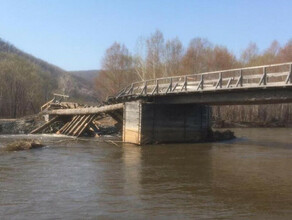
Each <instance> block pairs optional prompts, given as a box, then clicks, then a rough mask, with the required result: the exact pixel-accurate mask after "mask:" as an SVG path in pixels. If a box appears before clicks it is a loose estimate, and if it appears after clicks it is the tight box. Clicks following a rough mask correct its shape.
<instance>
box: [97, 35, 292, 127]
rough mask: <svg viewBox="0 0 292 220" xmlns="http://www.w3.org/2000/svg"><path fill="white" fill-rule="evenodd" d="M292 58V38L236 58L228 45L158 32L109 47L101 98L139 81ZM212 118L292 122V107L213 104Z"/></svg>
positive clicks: (100, 77)
mask: <svg viewBox="0 0 292 220" xmlns="http://www.w3.org/2000/svg"><path fill="white" fill-rule="evenodd" d="M291 61H292V39H291V40H290V41H288V42H287V43H286V44H285V45H283V46H281V45H280V44H279V43H278V42H277V41H273V42H272V43H271V45H270V46H269V47H268V48H266V49H265V50H263V51H260V50H259V48H258V47H257V45H256V44H255V43H250V44H249V45H248V46H247V48H245V49H244V50H243V51H242V53H241V55H240V56H239V57H236V56H235V55H234V54H233V53H232V52H231V51H230V50H228V49H227V47H225V46H221V45H216V44H213V43H211V42H210V41H208V40H207V39H204V38H194V39H192V40H191V41H190V43H189V44H188V46H187V47H184V45H183V44H182V43H181V41H180V40H179V39H178V38H174V39H169V40H166V39H165V38H164V36H163V33H162V32H161V31H159V30H157V31H156V32H154V33H153V34H151V35H150V36H148V37H146V38H143V37H141V38H139V39H138V40H137V44H136V47H135V50H134V51H133V52H130V51H129V50H128V48H127V47H126V46H125V45H124V44H121V43H117V42H114V43H113V44H112V45H111V46H110V47H109V48H108V49H107V50H106V51H105V54H104V57H103V59H102V62H101V64H102V70H101V71H100V74H99V75H98V77H97V78H96V79H95V84H96V90H97V92H98V94H99V97H100V99H105V98H106V97H107V96H111V95H115V94H116V93H117V92H118V91H120V90H121V89H122V88H123V87H125V86H127V85H129V84H130V83H132V82H135V81H140V80H147V79H153V78H157V77H166V76H178V75H186V74H196V73H202V72H208V71H217V70H225V69H229V68H240V67H246V66H256V65H266V64H273V63H282V62H291ZM213 117H214V119H217V120H227V121H233V122H255V121H257V122H263V123H270V122H275V121H277V122H281V123H283V124H288V123H292V105H291V104H277V105H251V106H244V105H241V106H237V105H232V106H220V107H219V106H214V107H213Z"/></svg>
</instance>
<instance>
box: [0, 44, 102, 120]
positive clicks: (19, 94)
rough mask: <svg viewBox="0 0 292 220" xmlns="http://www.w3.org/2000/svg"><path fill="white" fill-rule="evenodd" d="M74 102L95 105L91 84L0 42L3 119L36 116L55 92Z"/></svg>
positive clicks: (0, 111) (95, 99) (1, 111)
mask: <svg viewBox="0 0 292 220" xmlns="http://www.w3.org/2000/svg"><path fill="white" fill-rule="evenodd" d="M54 92H56V93H62V94H67V95H69V96H70V98H71V100H72V101H79V102H85V103H86V102H96V101H97V95H96V92H95V91H94V89H93V86H92V84H90V83H88V81H87V80H86V79H84V78H81V77H78V76H75V75H71V74H70V73H68V72H66V71H64V70H62V69H61V68H59V67H57V66H54V65H52V64H49V63H47V62H45V61H43V60H41V59H38V58H36V57H34V56H32V55H29V54H27V53H25V52H23V51H21V50H19V49H17V48H16V47H14V46H13V45H11V44H10V43H7V42H5V41H3V40H2V39H0V117H2V118H15V117H21V116H24V115H29V114H34V113H37V112H38V111H39V109H40V106H41V105H42V104H44V103H45V102H46V101H48V100H49V99H51V98H52V93H54Z"/></svg>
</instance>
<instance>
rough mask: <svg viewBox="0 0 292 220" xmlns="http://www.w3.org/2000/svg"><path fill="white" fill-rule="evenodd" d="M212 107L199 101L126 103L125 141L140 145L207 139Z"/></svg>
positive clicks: (124, 118)
mask: <svg viewBox="0 0 292 220" xmlns="http://www.w3.org/2000/svg"><path fill="white" fill-rule="evenodd" d="M210 109H211V108H210V107H209V106H206V105H198V104H183V105H182V104H154V103H143V102H140V101H137V102H128V103H125V106H124V117H123V120H124V121H123V141H124V142H129V143H134V144H138V145H143V144H150V143H167V142H172V143H173V142H199V141H204V140H206V139H207V137H208V135H209V132H210V127H211V123H210V121H211V118H210V115H211V114H210V112H211V110H210Z"/></svg>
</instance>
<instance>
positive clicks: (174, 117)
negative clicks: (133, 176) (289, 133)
mask: <svg viewBox="0 0 292 220" xmlns="http://www.w3.org/2000/svg"><path fill="white" fill-rule="evenodd" d="M290 102H292V62H291V63H282V64H273V65H265V66H256V67H247V68H240V69H230V70H224V71H214V72H207V73H200V74H191V75H184V76H175V77H163V78H157V79H152V80H145V81H140V82H136V83H132V84H131V85H129V86H127V87H126V88H124V89H122V90H121V91H120V92H119V93H118V94H117V95H116V96H115V97H109V98H108V100H107V102H106V104H105V105H104V106H99V107H96V106H95V107H88V106H77V105H74V107H70V108H69V107H68V108H66V107H64V108H59V109H50V110H45V109H44V110H43V112H44V113H46V114H48V115H50V116H51V117H52V119H51V120H50V121H49V122H47V123H46V124H45V125H43V126H42V127H40V128H38V129H36V130H34V131H33V132H32V133H37V132H40V131H42V130H43V129H44V128H45V127H47V126H49V125H50V124H52V123H54V122H56V121H58V120H63V121H64V120H65V124H64V126H63V127H62V128H61V129H60V130H59V131H58V133H60V134H66V135H71V136H77V137H78V136H80V135H82V133H83V132H85V131H86V130H87V129H88V128H92V129H93V130H94V129H96V128H94V124H93V121H94V119H95V118H96V117H98V116H100V115H101V114H108V115H110V116H111V117H113V118H114V119H115V120H116V121H118V123H120V124H121V125H122V128H123V141H124V142H131V143H135V144H146V143H153V142H195V141H201V140H204V139H206V137H208V133H209V131H210V127H211V123H210V121H211V119H210V116H211V111H210V110H211V107H210V105H234V104H237V105H238V104H241V105H249V104H272V103H290ZM52 103H53V102H52ZM52 103H51V104H52Z"/></svg>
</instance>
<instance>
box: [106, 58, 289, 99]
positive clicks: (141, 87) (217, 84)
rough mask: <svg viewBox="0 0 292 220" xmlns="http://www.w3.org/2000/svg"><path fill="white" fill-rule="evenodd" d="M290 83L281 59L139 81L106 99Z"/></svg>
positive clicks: (230, 91) (256, 87) (281, 85)
mask: <svg viewBox="0 0 292 220" xmlns="http://www.w3.org/2000/svg"><path fill="white" fill-rule="evenodd" d="M291 86H292V63H282V64H274V65H265V66H256V67H247V68H240V69H230V70H224V71H214V72H207V73H200V74H192V75H185V76H174V77H164V78H158V79H153V80H145V81H140V82H136V83H132V84H131V85H129V86H128V87H126V88H124V89H122V90H121V91H120V92H119V93H118V94H117V96H116V97H111V98H109V100H108V101H109V103H111V102H112V103H114V102H123V100H131V99H132V98H143V97H157V96H164V95H182V94H187V93H202V92H208V91H228V92H229V93H230V94H232V91H240V90H243V91H246V90H248V89H252V90H254V89H262V88H278V87H279V88H283V87H289V88H291Z"/></svg>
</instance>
